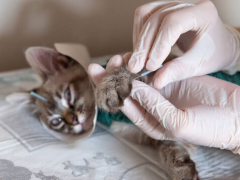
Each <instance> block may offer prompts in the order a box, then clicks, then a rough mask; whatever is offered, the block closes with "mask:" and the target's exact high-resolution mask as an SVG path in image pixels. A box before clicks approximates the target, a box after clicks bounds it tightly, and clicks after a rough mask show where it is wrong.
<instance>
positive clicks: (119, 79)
mask: <svg viewBox="0 0 240 180" xmlns="http://www.w3.org/2000/svg"><path fill="white" fill-rule="evenodd" d="M140 74H141V72H140ZM138 75H139V74H138ZM138 75H137V74H132V73H130V72H129V71H128V70H127V67H126V65H125V66H124V67H119V68H116V69H113V70H111V71H110V72H109V73H108V74H107V75H106V76H105V77H104V78H103V79H102V80H101V82H100V83H99V85H98V87H97V88H96V89H95V99H96V103H97V106H98V107H99V108H101V109H104V110H106V111H109V112H116V111H117V110H118V109H119V108H120V107H121V106H122V105H123V103H124V99H126V98H127V97H128V96H129V95H130V93H131V89H132V84H131V83H132V80H133V79H134V78H135V77H137V76H138ZM151 78H152V74H151V75H148V77H142V78H141V80H142V81H144V82H145V83H148V84H150V83H151ZM111 129H112V131H113V132H114V133H116V134H118V135H120V136H121V137H123V138H125V139H127V140H130V141H132V142H134V143H138V144H142V145H148V146H153V147H157V148H158V153H159V157H160V161H159V162H160V165H161V166H162V168H164V169H165V170H166V172H168V174H169V175H170V176H171V178H172V179H173V180H197V179H198V172H197V170H196V167H195V163H194V162H193V161H192V160H191V159H190V157H189V154H190V155H193V153H194V151H195V149H196V146H194V145H190V144H186V143H181V142H173V141H160V140H155V139H152V138H151V137H149V136H147V135H146V134H145V133H143V132H142V131H141V130H140V129H139V128H137V127H136V126H135V125H132V124H126V123H119V122H113V123H112V125H111Z"/></svg>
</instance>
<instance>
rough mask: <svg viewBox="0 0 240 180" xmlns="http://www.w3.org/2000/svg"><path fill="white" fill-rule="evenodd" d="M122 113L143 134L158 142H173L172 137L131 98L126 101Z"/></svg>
mask: <svg viewBox="0 0 240 180" xmlns="http://www.w3.org/2000/svg"><path fill="white" fill-rule="evenodd" d="M121 111H122V112H123V113H124V114H125V115H126V116H127V117H128V118H129V119H130V120H131V121H132V122H133V123H134V124H135V125H136V126H138V127H139V128H140V129H141V130H142V131H143V132H145V133H146V134H148V135H149V136H150V137H152V138H154V139H158V140H163V139H164V140H171V139H172V136H171V135H170V134H169V133H168V131H166V129H165V128H164V127H163V126H162V125H161V124H160V123H159V122H158V121H157V120H156V119H155V118H154V117H153V116H152V115H151V114H149V113H148V112H147V111H146V110H145V109H144V108H143V107H142V106H140V104H139V103H138V102H137V101H135V100H133V99H132V98H131V97H129V98H127V99H125V101H124V106H123V107H121ZM133 112H134V113H133Z"/></svg>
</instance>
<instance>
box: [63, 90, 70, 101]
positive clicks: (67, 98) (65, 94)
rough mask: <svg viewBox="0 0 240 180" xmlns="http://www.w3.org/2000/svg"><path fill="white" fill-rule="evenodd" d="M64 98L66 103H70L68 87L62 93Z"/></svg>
mask: <svg viewBox="0 0 240 180" xmlns="http://www.w3.org/2000/svg"><path fill="white" fill-rule="evenodd" d="M64 98H65V99H66V101H67V102H68V103H69V102H70V101H71V91H70V88H69V87H68V88H67V89H66V91H65V93H64Z"/></svg>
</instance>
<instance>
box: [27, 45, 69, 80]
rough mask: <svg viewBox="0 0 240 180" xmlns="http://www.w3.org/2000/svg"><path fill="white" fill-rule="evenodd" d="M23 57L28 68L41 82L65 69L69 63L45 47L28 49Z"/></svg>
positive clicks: (63, 57)
mask: <svg viewBox="0 0 240 180" xmlns="http://www.w3.org/2000/svg"><path fill="white" fill-rule="evenodd" d="M25 56H26V59H27V61H28V63H29V64H30V66H31V67H32V68H33V69H34V70H35V71H37V73H38V74H39V75H40V76H41V77H42V78H43V80H46V78H48V76H51V75H54V74H55V73H56V72H61V70H62V69H64V68H67V67H68V65H69V61H70V59H68V58H67V57H65V56H63V55H61V54H59V53H58V52H56V51H55V50H53V49H51V48H46V47H30V48H28V49H27V50H26V52H25Z"/></svg>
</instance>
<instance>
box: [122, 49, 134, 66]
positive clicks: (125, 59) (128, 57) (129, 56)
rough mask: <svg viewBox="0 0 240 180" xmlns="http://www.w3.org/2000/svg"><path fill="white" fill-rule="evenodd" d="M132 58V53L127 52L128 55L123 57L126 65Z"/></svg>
mask: <svg viewBox="0 0 240 180" xmlns="http://www.w3.org/2000/svg"><path fill="white" fill-rule="evenodd" d="M131 56H132V52H127V53H126V54H124V55H123V60H124V63H125V64H126V63H128V61H129V59H130V58H131Z"/></svg>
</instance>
